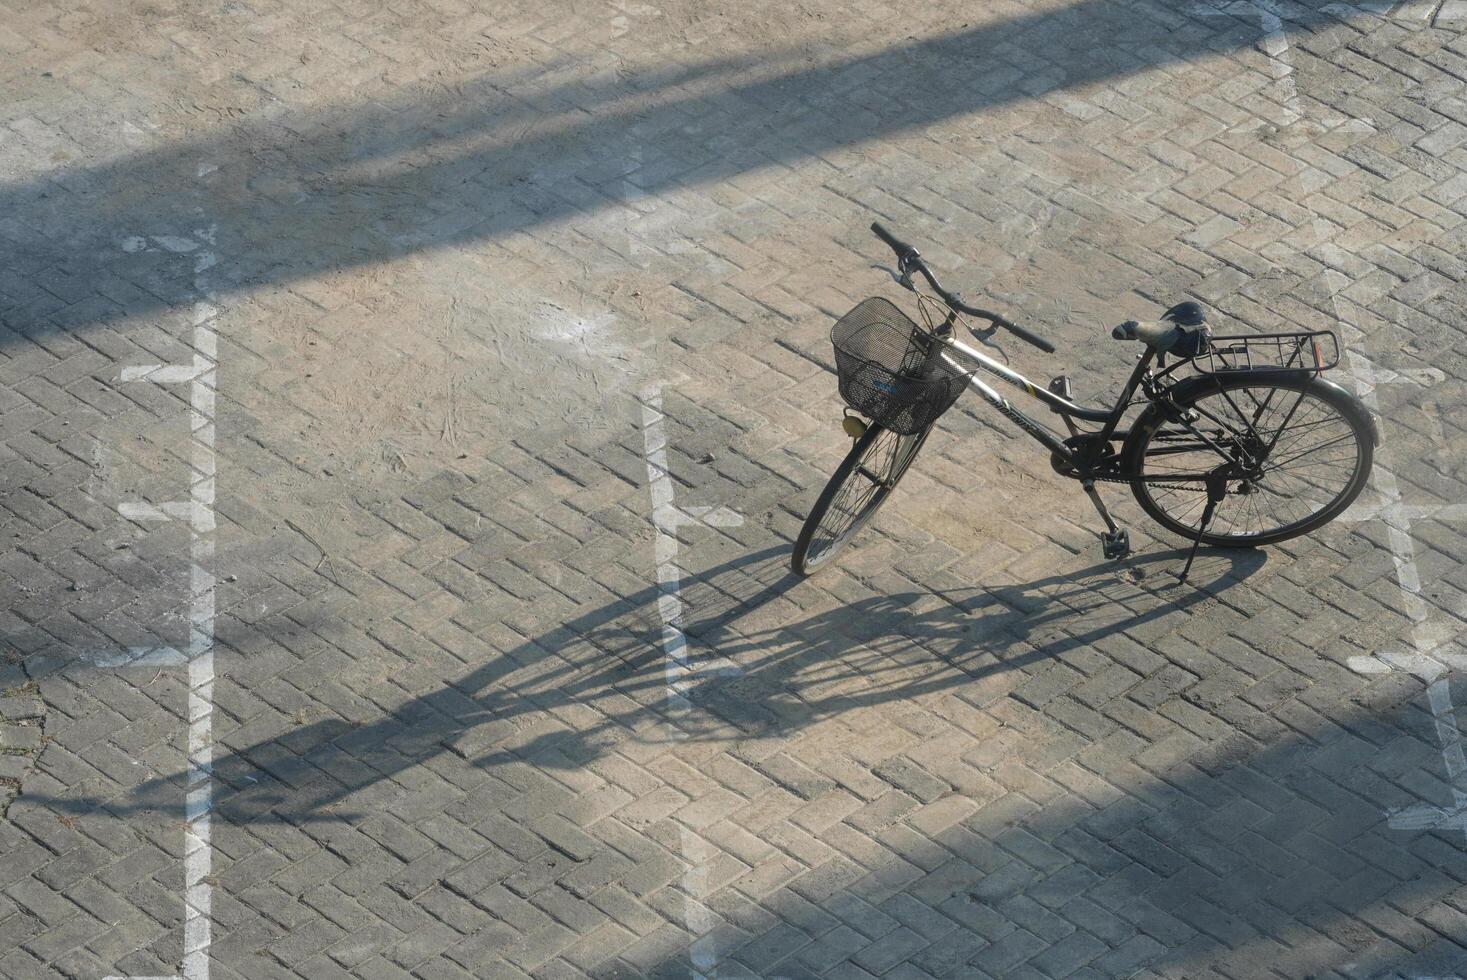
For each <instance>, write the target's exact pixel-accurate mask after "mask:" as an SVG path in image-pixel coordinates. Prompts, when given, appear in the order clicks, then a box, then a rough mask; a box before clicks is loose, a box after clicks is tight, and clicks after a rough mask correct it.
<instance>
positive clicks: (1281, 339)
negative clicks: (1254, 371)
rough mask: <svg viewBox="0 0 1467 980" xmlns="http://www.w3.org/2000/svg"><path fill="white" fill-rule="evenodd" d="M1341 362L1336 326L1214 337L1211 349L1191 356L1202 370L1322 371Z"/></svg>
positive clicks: (1206, 372) (1315, 372)
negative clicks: (1304, 331)
mask: <svg viewBox="0 0 1467 980" xmlns="http://www.w3.org/2000/svg"><path fill="white" fill-rule="evenodd" d="M1339 363H1340V341H1339V338H1338V337H1336V336H1335V334H1334V331H1333V330H1313V331H1309V332H1306V333H1256V334H1234V335H1231V336H1224V337H1213V338H1212V344H1211V346H1210V347H1209V349H1208V350H1207V351H1206V352H1205V353H1202V354H1199V355H1198V356H1197V357H1195V358H1194V359H1193V360H1192V366H1193V367H1195V368H1196V369H1197V370H1198V371H1201V372H1202V373H1203V374H1223V373H1226V372H1228V371H1246V370H1249V369H1250V368H1288V369H1291V370H1295V371H1308V372H1310V373H1312V374H1319V373H1320V372H1322V371H1328V370H1329V369H1330V368H1332V367H1334V366H1335V365H1336V364H1339Z"/></svg>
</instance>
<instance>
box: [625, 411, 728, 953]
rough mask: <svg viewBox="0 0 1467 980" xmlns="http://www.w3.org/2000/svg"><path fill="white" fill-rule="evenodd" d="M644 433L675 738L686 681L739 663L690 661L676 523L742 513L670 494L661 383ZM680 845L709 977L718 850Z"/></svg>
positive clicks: (697, 943) (698, 841)
mask: <svg viewBox="0 0 1467 980" xmlns="http://www.w3.org/2000/svg"><path fill="white" fill-rule="evenodd" d="M641 404H642V436H643V440H644V443H645V447H646V459H647V486H648V490H649V492H650V493H651V496H652V526H653V528H654V529H655V530H656V532H657V537H656V544H655V554H656V558H657V615H658V618H659V619H661V621H662V653H663V680H664V683H665V685H666V688H667V707H668V714H669V715H671V716H672V718H673V724H672V732H673V737H674V738H679V739H681V738H686V737H687V734H686V733H685V732H683V731H682V729H681V728H680V727H679V726H678V724H677V720H678V719H680V718H684V717H686V716H687V715H688V714H689V713H690V712H691V710H692V703H691V702H690V701H689V700H688V691H689V688H690V685H691V684H692V683H693V682H694V681H695V680H696V679H697V677H698V676H699V675H700V674H702V675H707V674H725V675H727V674H737V673H739V670H738V668H737V667H736V666H735V665H734V664H732V663H730V662H729V661H727V660H725V659H723V658H710V659H707V660H704V661H703V663H702V664H701V666H700V667H695V666H694V665H692V664H690V663H689V662H688V639H687V636H686V635H685V634H684V633H683V625H682V624H683V601H682V573H681V571H680V570H679V567H678V538H677V532H678V529H679V528H681V527H684V526H686V525H690V524H703V525H707V526H717V527H731V526H737V525H739V524H742V523H743V518H742V517H740V516H739V515H738V514H736V513H734V512H733V511H732V510H729V509H728V508H727V507H688V508H684V509H679V508H678V507H677V505H676V503H675V502H674V500H673V482H672V477H671V476H670V475H669V474H668V469H667V436H666V433H665V429H664V427H663V419H664V416H663V413H662V388H661V386H658V385H653V386H651V387H649V388H647V389H646V390H644V391H643V392H642V399H641ZM679 832H680V836H681V850H682V856H683V860H684V861H685V862H686V863H687V868H686V870H685V871H684V872H683V875H682V881H681V888H682V891H683V894H684V895H686V896H687V901H685V902H684V903H683V925H684V926H685V927H686V928H687V930H688V932H689V934H691V935H692V936H693V937H694V938H693V944H692V947H691V948H690V950H689V956H690V957H691V959H692V961H693V968H694V971H695V973H694V976H695V977H696V978H698V980H710V978H713V977H715V976H716V975H717V969H718V950H717V947H716V946H715V944H714V939H713V936H712V932H713V930H714V929H715V928H716V927H717V926H718V918H717V917H716V916H715V915H714V914H713V913H712V911H710V910H709V909H708V907H707V906H706V905H704V904H703V903H704V899H705V898H706V897H707V895H708V862H709V860H710V859H711V858H712V857H713V856H714V855H715V854H716V853H717V852H716V850H715V849H714V848H713V847H712V846H711V845H710V844H709V843H708V842H707V841H705V840H703V838H701V837H700V836H698V835H697V834H695V833H693V832H692V831H691V830H690V829H688V828H687V827H685V826H682V825H681V824H679Z"/></svg>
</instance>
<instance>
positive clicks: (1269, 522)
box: [1135, 384, 1365, 541]
mask: <svg viewBox="0 0 1467 980" xmlns="http://www.w3.org/2000/svg"><path fill="white" fill-rule="evenodd" d="M1186 407H1188V408H1190V409H1193V410H1195V411H1196V412H1197V413H1198V416H1199V424H1197V425H1193V426H1191V427H1186V426H1177V425H1174V424H1167V425H1163V426H1161V427H1158V428H1157V430H1156V431H1154V432H1153V433H1152V434H1151V436H1150V437H1149V439H1148V441H1147V444H1146V448H1145V449H1144V450H1143V457H1142V462H1141V468H1142V472H1143V474H1144V475H1145V476H1146V477H1149V478H1150V479H1152V480H1157V481H1159V482H1160V483H1162V484H1165V483H1166V482H1167V480H1168V479H1170V480H1173V481H1177V482H1182V481H1183V479H1184V475H1185V476H1190V477H1194V478H1195V477H1196V476H1198V475H1200V474H1203V473H1207V472H1216V471H1217V468H1218V466H1219V465H1234V466H1235V467H1236V468H1235V469H1234V470H1233V472H1234V473H1235V474H1236V475H1235V477H1234V478H1233V479H1229V480H1228V483H1227V489H1226V494H1225V496H1224V497H1223V499H1222V500H1221V501H1220V502H1219V503H1218V506H1217V508H1216V510H1215V513H1214V516H1213V525H1212V527H1211V529H1210V530H1209V534H1210V536H1212V537H1214V538H1224V539H1228V540H1234V539H1236V540H1240V541H1245V540H1247V539H1249V538H1256V537H1262V536H1266V535H1276V534H1279V533H1281V532H1288V531H1290V530H1291V529H1294V528H1298V527H1301V526H1303V525H1305V524H1307V523H1308V522H1310V521H1313V520H1315V519H1316V517H1317V515H1319V514H1320V513H1322V512H1323V511H1325V510H1327V509H1329V508H1331V507H1332V506H1334V505H1335V503H1336V501H1338V500H1339V499H1340V498H1341V497H1342V495H1344V494H1345V493H1347V492H1348V491H1349V490H1350V488H1351V487H1353V486H1356V485H1357V475H1358V473H1359V470H1360V467H1361V466H1362V465H1363V462H1364V459H1365V454H1364V449H1363V447H1362V446H1361V444H1360V438H1361V435H1360V432H1359V430H1357V428H1356V426H1355V424H1354V423H1353V422H1352V421H1351V419H1350V418H1348V417H1346V416H1345V414H1344V413H1343V412H1342V411H1341V410H1340V408H1338V407H1337V406H1336V405H1335V404H1334V403H1333V402H1331V401H1328V400H1326V399H1325V398H1323V397H1321V396H1320V395H1319V394H1318V393H1317V392H1315V391H1312V390H1310V389H1309V388H1307V387H1293V386H1283V385H1269V384H1253V385H1242V386H1238V387H1234V388H1223V389H1220V390H1218V391H1214V392H1210V393H1208V394H1205V395H1203V396H1201V397H1199V398H1198V399H1197V400H1196V401H1194V402H1192V403H1191V404H1189V405H1188V406H1186ZM1203 437H1205V439H1206V440H1209V441H1210V443H1211V444H1209V443H1208V442H1206V441H1204V438H1203ZM1219 449H1221V450H1223V451H1224V452H1225V453H1227V454H1228V462H1227V463H1224V462H1223V461H1222V460H1221V459H1220V458H1219V453H1218V450H1219ZM1254 463H1257V464H1258V466H1257V469H1256V470H1254V469H1253V464H1254ZM1248 471H1253V472H1255V474H1256V476H1255V478H1254V479H1253V480H1251V481H1250V480H1247V479H1243V478H1242V477H1243V476H1244V475H1245V473H1246V472H1248ZM1135 486H1136V487H1137V488H1138V489H1137V493H1138V494H1141V495H1145V497H1146V498H1147V499H1148V500H1149V501H1150V502H1151V504H1152V505H1153V506H1154V507H1155V508H1156V510H1157V511H1158V512H1160V513H1162V514H1164V515H1166V516H1167V517H1168V518H1170V519H1171V521H1172V522H1174V523H1175V524H1176V525H1178V526H1179V527H1181V528H1184V529H1190V530H1192V531H1195V530H1196V528H1197V525H1198V522H1200V521H1201V518H1202V512H1203V510H1204V509H1205V508H1206V505H1207V492H1206V488H1205V487H1204V486H1202V485H1201V484H1200V483H1199V484H1198V485H1197V487H1196V488H1195V489H1192V488H1187V489H1176V488H1174V487H1169V486H1158V485H1157V484H1154V483H1148V482H1146V481H1144V480H1137V481H1136V483H1135Z"/></svg>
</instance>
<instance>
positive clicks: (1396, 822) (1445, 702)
mask: <svg viewBox="0 0 1467 980" xmlns="http://www.w3.org/2000/svg"><path fill="white" fill-rule="evenodd" d="M1193 11H1194V12H1196V13H1199V14H1231V15H1234V16H1256V17H1258V18H1259V22H1260V26H1261V27H1262V28H1263V31H1264V39H1263V44H1262V47H1263V50H1264V52H1265V53H1266V54H1267V55H1268V56H1269V60H1270V63H1271V64H1272V65H1273V66H1274V67H1273V68H1272V69H1271V74H1272V75H1273V77H1274V78H1275V79H1276V80H1277V81H1278V83H1279V87H1280V91H1281V92H1282V93H1283V95H1284V101H1285V108H1286V109H1287V110H1288V113H1289V116H1290V121H1294V120H1298V119H1301V118H1303V114H1302V111H1301V106H1300V103H1299V93H1298V90H1297V88H1296V87H1295V84H1294V78H1293V73H1294V68H1293V62H1292V60H1291V58H1290V55H1289V44H1288V36H1287V35H1286V34H1285V33H1284V32H1283V22H1282V19H1281V17H1280V16H1279V15H1280V12H1281V9H1280V7H1279V6H1278V4H1277V3H1276V2H1275V0H1233V2H1231V3H1227V4H1223V5H1221V6H1217V7H1207V6H1204V5H1197V6H1194V7H1193ZM1340 11H1341V13H1344V14H1346V15H1349V14H1351V13H1353V12H1359V13H1365V12H1367V11H1364V10H1358V8H1346V7H1343V6H1342V7H1341V8H1340ZM1369 12H1374V11H1373V10H1372V11H1369ZM1312 228H1313V231H1314V235H1315V239H1316V241H1318V242H1324V241H1327V240H1328V237H1329V234H1328V232H1329V228H1328V225H1327V224H1326V223H1325V222H1324V220H1323V219H1321V218H1319V217H1315V218H1314V220H1313V222H1312ZM1324 280H1325V283H1326V290H1327V293H1328V296H1329V302H1330V306H1331V307H1332V308H1333V309H1334V314H1335V319H1336V320H1337V321H1338V322H1339V323H1340V324H1341V326H1342V327H1343V328H1347V329H1348V334H1349V335H1347V336H1345V337H1344V338H1343V342H1344V346H1345V352H1344V359H1345V366H1346V373H1347V374H1348V375H1349V377H1350V379H1351V382H1352V384H1353V387H1354V388H1355V393H1356V394H1357V396H1358V397H1359V398H1360V399H1361V401H1362V402H1363V403H1364V404H1365V406H1366V407H1367V408H1368V409H1370V411H1371V412H1372V413H1373V414H1374V415H1375V416H1376V417H1377V418H1379V417H1380V400H1379V398H1378V396H1377V394H1376V388H1377V386H1378V385H1379V384H1381V383H1383V382H1390V383H1394V382H1398V381H1404V382H1409V383H1415V384H1430V383H1433V382H1435V381H1437V380H1441V379H1440V378H1438V377H1437V376H1436V375H1435V374H1433V373H1432V372H1431V369H1426V370H1423V371H1415V372H1399V373H1398V372H1391V371H1388V370H1386V369H1383V368H1380V367H1378V366H1377V365H1376V364H1375V363H1374V362H1373V361H1371V359H1370V358H1369V356H1368V355H1367V354H1365V353H1364V351H1363V350H1361V349H1360V344H1361V342H1363V340H1364V338H1365V333H1364V331H1362V330H1360V329H1359V328H1358V327H1356V326H1355V324H1354V323H1352V322H1351V321H1350V320H1349V319H1348V318H1347V317H1346V316H1345V312H1344V310H1342V309H1341V306H1340V302H1339V299H1338V288H1337V287H1338V282H1339V279H1338V277H1337V275H1336V274H1334V273H1332V272H1326V273H1325V276H1324ZM1371 484H1372V486H1373V487H1374V489H1375V492H1376V495H1377V499H1378V503H1377V504H1376V505H1374V507H1369V506H1367V507H1366V508H1363V509H1361V510H1355V509H1354V508H1351V510H1352V511H1353V514H1352V516H1353V517H1355V518H1356V519H1368V518H1366V517H1364V515H1366V514H1369V515H1370V516H1371V517H1373V518H1376V519H1379V520H1381V521H1382V522H1384V524H1385V526H1386V529H1387V540H1388V542H1389V547H1390V552H1391V561H1392V563H1393V564H1394V566H1395V573H1396V584H1397V585H1398V586H1399V588H1400V590H1401V596H1402V600H1403V602H1404V604H1405V608H1406V615H1407V618H1408V619H1409V620H1410V623H1411V626H1410V637H1411V646H1412V650H1411V651H1410V652H1407V653H1404V654H1402V653H1399V652H1389V651H1379V652H1377V653H1376V654H1373V655H1371V656H1361V657H1351V658H1350V659H1349V661H1347V664H1348V666H1349V667H1350V668H1351V669H1352V670H1355V671H1357V672H1359V673H1363V674H1373V673H1381V672H1384V671H1387V670H1392V669H1396V670H1406V671H1408V672H1410V673H1412V674H1414V675H1416V676H1417V677H1419V678H1421V680H1423V681H1424V682H1425V683H1426V685H1427V689H1426V693H1427V701H1428V703H1429V704H1430V705H1431V714H1432V719H1433V722H1434V724H1435V727H1436V732H1437V738H1438V740H1439V741H1440V743H1441V752H1442V763H1443V766H1444V768H1445V769H1446V773H1447V778H1448V782H1449V785H1450V786H1451V790H1452V795H1453V806H1451V807H1434V806H1432V805H1430V804H1419V805H1416V806H1413V807H1407V808H1405V809H1403V810H1400V811H1391V812H1389V813H1388V814H1387V820H1388V823H1389V825H1390V826H1391V827H1394V828H1397V829H1402V830H1422V829H1459V830H1461V831H1462V832H1463V834H1464V836H1467V819H1464V817H1463V811H1464V810H1467V755H1464V752H1463V747H1462V736H1461V731H1460V729H1459V727H1458V725H1457V715H1456V708H1455V706H1454V705H1453V704H1452V694H1451V686H1450V682H1449V680H1448V677H1447V673H1448V671H1449V670H1451V669H1455V668H1458V667H1460V666H1461V663H1462V658H1461V656H1460V655H1455V654H1454V655H1452V656H1450V657H1447V656H1438V655H1436V652H1437V650H1438V648H1439V647H1441V646H1442V645H1443V644H1444V643H1446V642H1448V641H1449V640H1451V639H1452V637H1451V636H1450V635H1444V636H1440V637H1438V636H1435V635H1433V632H1432V630H1431V628H1430V625H1429V622H1428V620H1429V616H1430V609H1429V606H1428V604H1427V602H1426V600H1425V599H1423V598H1422V596H1421V572H1420V569H1419V568H1418V567H1417V564H1416V544H1415V541H1414V540H1413V539H1412V537H1411V522H1412V520H1413V519H1415V515H1416V514H1417V513H1420V514H1421V516H1430V517H1433V518H1436V519H1448V518H1457V517H1460V516H1463V515H1462V513H1461V508H1459V507H1443V508H1436V509H1433V508H1418V507H1413V506H1412V505H1408V504H1406V502H1405V500H1404V499H1403V497H1402V494H1401V489H1400V483H1399V481H1398V480H1397V479H1396V475H1395V472H1394V471H1393V470H1392V468H1391V466H1390V464H1389V457H1388V454H1387V453H1386V452H1385V450H1384V447H1383V446H1378V447H1377V452H1376V455H1375V465H1374V468H1373V470H1372V472H1371Z"/></svg>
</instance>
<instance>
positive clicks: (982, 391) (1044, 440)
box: [933, 334, 1156, 479]
mask: <svg viewBox="0 0 1467 980" xmlns="http://www.w3.org/2000/svg"><path fill="white" fill-rule="evenodd" d="M933 339H934V340H935V341H936V342H938V343H941V344H942V345H943V346H944V348H945V349H946V351H951V352H953V353H955V354H957V355H958V358H956V359H955V358H953V357H951V356H949V355H948V353H946V351H944V352H943V353H941V354H940V355H939V356H941V357H942V359H943V360H945V361H947V363H948V364H950V365H952V366H953V367H955V368H957V369H959V370H969V369H977V371H979V372H983V371H986V372H988V373H989V374H993V375H996V376H997V377H999V378H1001V379H1002V380H1003V381H1005V382H1006V383H1008V384H1010V385H1013V386H1014V387H1015V388H1018V389H1019V390H1021V391H1023V392H1024V393H1025V394H1027V395H1029V396H1030V397H1031V398H1036V399H1038V400H1039V401H1041V402H1043V403H1044V404H1046V405H1048V406H1049V407H1050V408H1051V409H1052V410H1054V411H1055V412H1056V413H1057V414H1059V415H1060V416H1061V417H1063V418H1067V419H1082V420H1084V421H1086V422H1098V423H1100V424H1101V429H1100V431H1099V432H1098V433H1096V434H1095V435H1094V440H1093V445H1094V446H1095V447H1097V448H1096V449H1095V451H1094V452H1093V453H1084V454H1080V453H1076V452H1075V451H1074V449H1072V448H1071V447H1070V446H1067V445H1065V443H1064V442H1063V441H1062V440H1061V439H1060V437H1059V436H1058V435H1057V434H1056V433H1054V432H1053V431H1051V430H1050V429H1049V428H1048V427H1046V426H1044V425H1042V424H1041V423H1039V422H1036V421H1035V420H1034V419H1032V418H1030V417H1029V416H1027V415H1025V414H1024V413H1023V412H1021V411H1019V410H1018V409H1017V408H1015V407H1014V406H1013V404H1012V403H1011V402H1010V401H1009V400H1008V399H1007V398H1005V397H1004V396H1003V395H1001V394H999V392H997V391H995V390H994V389H993V388H992V387H991V386H989V385H988V384H987V383H986V382H984V381H983V380H982V379H981V378H980V377H979V375H978V374H977V373H975V374H974V375H973V377H972V378H970V379H969V380H968V386H969V387H970V388H972V389H973V390H974V391H976V392H978V394H979V395H981V396H982V398H983V400H984V401H986V402H988V404H990V405H992V406H993V407H994V408H996V409H998V411H999V412H1000V413H1002V414H1003V416H1004V417H1005V418H1007V419H1008V420H1009V421H1011V422H1013V423H1014V424H1015V425H1017V426H1018V427H1019V428H1021V429H1023V430H1024V431H1025V432H1026V433H1028V434H1029V435H1030V436H1031V437H1032V438H1034V439H1035V440H1037V441H1038V442H1039V443H1040V444H1041V445H1043V446H1044V447H1045V448H1046V449H1048V450H1049V451H1050V452H1052V453H1054V454H1056V455H1057V456H1059V457H1060V458H1062V459H1064V460H1065V461H1066V462H1067V463H1069V464H1070V465H1071V466H1073V467H1074V468H1075V470H1076V472H1077V473H1079V474H1080V477H1081V479H1086V478H1088V475H1089V473H1090V471H1091V470H1092V469H1093V467H1094V464H1095V462H1096V459H1097V455H1098V453H1099V447H1103V446H1105V445H1107V444H1108V443H1109V442H1111V441H1112V440H1114V439H1117V438H1119V439H1124V438H1125V437H1126V435H1127V433H1126V432H1125V431H1120V432H1118V431H1117V429H1118V427H1119V426H1120V423H1121V419H1122V417H1123V416H1124V415H1125V413H1126V409H1127V408H1129V407H1130V406H1131V399H1132V396H1133V395H1134V394H1135V393H1136V389H1137V387H1139V386H1140V384H1141V381H1142V379H1143V378H1144V377H1145V376H1146V372H1147V370H1148V369H1149V368H1150V367H1151V364H1152V362H1153V361H1154V360H1155V357H1156V355H1155V353H1154V352H1152V351H1147V352H1146V354H1145V355H1143V356H1142V357H1141V359H1140V361H1138V362H1137V364H1136V367H1135V369H1134V370H1133V371H1132V372H1131V376H1130V378H1128V379H1127V380H1126V383H1125V386H1124V387H1123V388H1122V389H1121V394H1120V397H1119V398H1118V399H1117V400H1116V403H1115V405H1114V406H1113V407H1112V408H1109V409H1104V408H1086V407H1085V406H1083V405H1077V404H1076V403H1074V402H1072V401H1070V400H1069V399H1067V398H1063V397H1061V396H1059V395H1057V394H1055V393H1054V392H1052V391H1050V390H1049V389H1048V388H1043V387H1036V386H1035V385H1034V383H1033V382H1031V381H1030V380H1029V379H1028V378H1026V377H1024V376H1023V375H1022V374H1020V373H1019V372H1018V371H1015V370H1014V369H1013V368H1011V367H1009V366H1008V365H1006V364H1002V363H1000V362H999V361H996V360H994V359H993V358H992V357H989V356H988V355H987V354H985V353H983V352H982V351H980V350H978V349H977V348H974V347H971V346H969V345H968V344H965V343H963V342H962V341H960V340H958V339H956V338H955V337H951V336H943V335H942V334H936V335H934V336H933Z"/></svg>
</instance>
